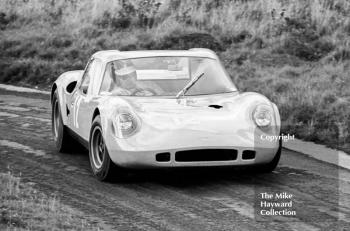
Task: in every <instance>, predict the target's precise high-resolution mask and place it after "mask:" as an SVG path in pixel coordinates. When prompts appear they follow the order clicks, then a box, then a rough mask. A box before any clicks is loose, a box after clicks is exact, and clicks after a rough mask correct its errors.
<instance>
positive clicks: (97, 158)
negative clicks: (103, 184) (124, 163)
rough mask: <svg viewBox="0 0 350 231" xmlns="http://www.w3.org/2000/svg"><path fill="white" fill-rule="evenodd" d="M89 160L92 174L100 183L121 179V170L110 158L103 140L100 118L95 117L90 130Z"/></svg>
mask: <svg viewBox="0 0 350 231" xmlns="http://www.w3.org/2000/svg"><path fill="white" fill-rule="evenodd" d="M89 158H90V165H91V169H92V173H93V174H94V176H95V177H96V178H97V179H98V180H100V181H110V180H112V179H121V176H122V169H120V168H118V167H117V166H116V165H115V164H114V163H113V161H112V160H111V158H110V157H109V153H108V150H107V147H106V144H105V141H104V138H103V133H102V126H101V118H100V116H96V118H95V119H94V121H93V123H92V126H91V130H90V141H89Z"/></svg>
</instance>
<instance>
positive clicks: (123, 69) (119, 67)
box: [114, 60, 136, 76]
mask: <svg viewBox="0 0 350 231" xmlns="http://www.w3.org/2000/svg"><path fill="white" fill-rule="evenodd" d="M114 71H115V74H116V75H117V76H126V75H130V74H133V73H135V72H136V69H135V66H134V65H133V64H132V62H131V61H130V60H118V61H116V62H115V70H114Z"/></svg>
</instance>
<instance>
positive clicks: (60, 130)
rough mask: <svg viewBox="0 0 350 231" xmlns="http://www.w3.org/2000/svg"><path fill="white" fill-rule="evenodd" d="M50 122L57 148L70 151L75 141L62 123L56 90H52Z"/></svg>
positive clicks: (61, 150)
mask: <svg viewBox="0 0 350 231" xmlns="http://www.w3.org/2000/svg"><path fill="white" fill-rule="evenodd" d="M51 124H52V133H53V137H54V141H55V145H56V148H57V150H58V151H59V152H70V151H72V149H73V148H74V147H75V144H76V143H75V140H73V138H72V137H71V136H70V134H69V133H68V131H67V128H66V126H65V125H64V124H63V121H62V114H61V109H60V104H59V101H58V93H57V90H56V91H55V92H54V95H53V99H52V113H51Z"/></svg>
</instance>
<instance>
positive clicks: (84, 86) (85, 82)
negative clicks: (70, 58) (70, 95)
mask: <svg viewBox="0 0 350 231" xmlns="http://www.w3.org/2000/svg"><path fill="white" fill-rule="evenodd" d="M94 66H95V60H92V61H90V63H89V64H88V66H87V68H86V71H85V73H84V76H83V80H82V82H81V84H80V87H79V89H80V90H81V92H82V93H83V94H85V95H86V94H87V93H88V89H89V85H90V81H91V77H92V75H93V71H94Z"/></svg>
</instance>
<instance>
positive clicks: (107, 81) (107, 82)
mask: <svg viewBox="0 0 350 231" xmlns="http://www.w3.org/2000/svg"><path fill="white" fill-rule="evenodd" d="M111 75H112V70H111V63H108V64H107V66H106V70H105V73H104V76H103V80H102V84H101V88H100V93H103V92H110V91H111V88H113V84H114V82H115V81H113V79H112V76H111Z"/></svg>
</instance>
